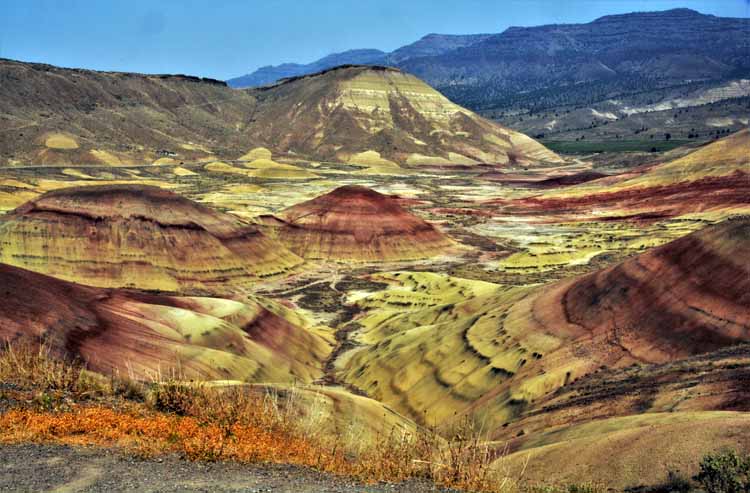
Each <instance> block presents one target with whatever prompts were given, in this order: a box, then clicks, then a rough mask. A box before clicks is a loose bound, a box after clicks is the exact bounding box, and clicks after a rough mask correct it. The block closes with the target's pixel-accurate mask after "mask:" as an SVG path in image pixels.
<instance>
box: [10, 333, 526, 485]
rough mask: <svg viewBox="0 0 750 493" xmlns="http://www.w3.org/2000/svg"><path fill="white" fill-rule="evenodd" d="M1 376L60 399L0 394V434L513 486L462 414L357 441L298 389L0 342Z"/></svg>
mask: <svg viewBox="0 0 750 493" xmlns="http://www.w3.org/2000/svg"><path fill="white" fill-rule="evenodd" d="M0 380H1V381H2V382H4V383H12V384H13V385H14V386H16V391H18V392H31V393H37V394H38V393H42V394H43V395H48V394H49V393H52V394H54V395H56V396H57V397H58V398H60V395H62V396H64V400H65V402H67V404H66V405H64V406H57V405H55V406H49V405H41V406H40V405H39V401H38V400H37V399H31V400H24V399H15V400H13V405H11V406H7V405H5V407H6V410H5V412H3V411H2V409H3V406H2V404H3V403H2V399H3V396H2V395H0V443H18V442H28V441H32V442H53V443H67V444H76V445H98V446H118V447H123V448H125V449H126V450H129V451H132V452H134V453H137V454H142V455H148V456H152V455H159V454H165V453H175V454H179V455H180V456H182V457H185V458H187V459H190V460H203V461H216V460H231V461H237V462H244V463H285V464H296V465H300V466H305V467H311V468H314V469H317V470H320V471H324V472H330V473H333V474H338V475H346V476H351V477H354V478H357V479H360V480H363V481H389V482H400V481H404V480H409V479H416V478H419V479H424V480H428V481H433V482H435V483H437V484H441V485H445V486H450V487H454V488H460V489H467V490H471V491H486V492H500V491H503V492H505V491H512V490H514V489H515V488H516V482H515V481H513V480H511V479H510V478H508V477H507V476H506V475H504V474H501V473H500V472H499V471H498V470H497V469H496V468H493V467H491V465H492V463H493V462H494V461H495V459H496V458H497V457H498V455H499V454H498V453H497V451H496V450H495V448H494V447H492V446H491V445H488V444H487V443H485V442H484V440H483V439H482V435H481V433H478V432H477V430H476V429H474V428H473V427H472V426H471V425H470V423H469V422H466V423H465V424H464V425H462V426H460V427H458V428H457V429H456V430H455V431H454V432H453V433H451V434H450V436H449V438H447V439H446V438H442V437H439V436H438V435H437V434H435V433H432V432H430V431H426V430H421V431H417V432H409V431H405V430H393V431H391V432H390V433H387V434H383V435H382V436H378V437H376V438H375V439H374V440H373V441H371V442H370V443H366V444H363V443H357V442H358V441H359V440H361V438H360V437H358V436H357V435H356V433H351V435H352V436H350V437H349V438H347V436H346V433H345V432H344V431H341V432H340V433H334V434H323V433H320V430H321V428H322V427H323V426H322V425H323V424H324V423H323V420H325V419H328V417H327V416H326V415H325V413H323V412H322V410H319V409H316V407H318V404H316V402H317V401H316V400H315V399H313V400H312V404H311V403H310V402H311V401H310V400H309V399H307V400H305V401H304V402H305V403H306V404H305V405H304V406H303V405H302V399H300V394H301V391H300V390H298V389H294V388H292V389H291V390H290V389H283V390H269V389H260V388H258V387H253V386H210V385H206V384H199V383H191V382H182V381H179V380H174V379H170V380H168V381H165V382H151V383H139V382H128V381H127V379H120V378H112V379H110V380H109V381H107V380H106V379H103V378H98V379H97V378H96V377H94V376H91V374H89V373H88V372H86V370H85V369H84V368H83V367H82V366H81V365H77V364H72V363H66V362H62V361H58V360H55V359H54V358H53V357H51V355H50V353H49V351H47V350H45V349H44V348H39V347H38V346H37V347H34V346H33V345H24V344H20V345H17V346H7V347H5V348H4V349H3V350H0ZM307 391H310V389H307ZM93 395H96V396H97V398H89V397H90V396H93ZM132 396H136V397H139V399H132V398H129V397H132ZM141 397H143V398H141ZM6 404H7V403H6ZM349 431H350V432H351V430H349Z"/></svg>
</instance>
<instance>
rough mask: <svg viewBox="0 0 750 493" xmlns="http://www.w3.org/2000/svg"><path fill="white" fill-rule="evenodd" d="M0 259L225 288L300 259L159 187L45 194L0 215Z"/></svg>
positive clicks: (181, 286) (104, 280) (67, 271)
mask: <svg viewBox="0 0 750 493" xmlns="http://www.w3.org/2000/svg"><path fill="white" fill-rule="evenodd" d="M0 262H4V263H7V264H11V265H15V266H18V267H23V268H26V269H29V270H33V271H36V272H40V273H44V274H48V275H52V276H55V277H59V278H62V279H65V280H69V281H75V282H80V283H83V284H88V285H93V286H101V287H128V286H129V287H138V288H140V289H158V290H164V291H180V290H185V289H212V290H217V289H224V288H230V287H232V286H241V285H247V284H249V283H252V282H253V281H257V280H259V279H262V278H267V277H272V276H277V275H282V274H285V273H287V272H289V271H290V270H291V269H293V268H294V267H295V266H297V265H299V264H300V263H302V259H300V258H299V257H297V256H296V255H294V254H293V253H291V252H289V251H288V250H286V249H285V248H283V247H282V246H281V245H279V244H278V243H277V242H275V241H273V240H272V239H270V238H268V237H266V236H265V235H263V233H261V232H260V231H259V230H258V229H257V228H256V227H255V226H252V225H247V224H244V223H242V222H241V221H240V220H239V219H237V218H235V217H234V216H231V215H228V214H224V213H220V212H218V211H215V210H212V209H210V208H208V207H205V206H203V205H200V204H197V203H195V202H192V201H190V200H188V199H185V198H183V197H180V196H179V195H177V194H175V193H173V192H169V191H166V190H163V189H160V188H157V187H151V186H135V185H106V186H91V187H80V188H66V189H62V190H57V191H53V192H49V193H46V194H44V195H42V196H40V197H38V198H36V199H34V200H31V201H29V202H27V203H26V204H24V205H22V206H20V207H19V208H17V209H16V210H14V211H12V212H9V213H8V214H6V215H5V216H3V217H0Z"/></svg>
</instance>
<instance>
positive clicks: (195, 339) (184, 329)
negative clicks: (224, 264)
mask: <svg viewBox="0 0 750 493" xmlns="http://www.w3.org/2000/svg"><path fill="white" fill-rule="evenodd" d="M0 285H2V286H3V296H2V299H0V340H3V341H8V340H14V339H16V338H18V337H23V338H27V339H31V340H41V341H44V342H45V343H46V345H47V346H48V347H49V348H50V349H51V351H52V352H53V353H54V354H55V355H57V356H61V357H66V358H80V359H81V360H82V361H83V362H84V363H86V365H87V368H89V369H90V370H92V371H96V372H101V373H105V374H109V373H112V372H120V373H121V374H123V375H130V376H133V377H135V378H145V379H148V378H153V377H156V376H158V375H162V376H171V375H173V374H178V375H183V376H184V377H185V378H197V379H202V380H217V379H219V380H225V379H232V380H243V381H252V382H290V381H293V380H302V381H306V382H310V381H312V380H314V379H316V378H318V377H320V375H321V374H322V366H323V360H324V359H325V357H326V356H327V355H328V353H329V352H330V350H331V344H330V342H328V339H327V336H326V334H325V332H324V329H322V328H320V329H318V328H315V327H311V326H309V325H308V324H307V323H306V322H305V321H304V320H302V319H300V318H299V317H298V316H297V315H295V314H294V313H292V312H290V311H288V310H286V309H285V308H283V307H281V306H278V305H276V304H274V303H272V302H269V301H268V300H263V299H259V298H258V299H256V298H250V299H248V300H246V301H245V302H242V303H241V302H238V301H232V300H225V299H219V298H189V297H172V296H158V295H152V294H146V293H142V292H138V291H126V290H118V289H103V288H94V287H88V286H82V285H79V284H75V283H71V282H67V281H62V280H60V279H55V278H53V277H48V276H45V275H41V274H37V273H34V272H31V271H28V270H25V269H19V268H17V267H12V266H9V265H5V264H0Z"/></svg>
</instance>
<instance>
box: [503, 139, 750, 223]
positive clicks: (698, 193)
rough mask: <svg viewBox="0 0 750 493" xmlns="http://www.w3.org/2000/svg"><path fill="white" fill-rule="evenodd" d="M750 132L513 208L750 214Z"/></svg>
mask: <svg viewBox="0 0 750 493" xmlns="http://www.w3.org/2000/svg"><path fill="white" fill-rule="evenodd" d="M748 196H750V130H747V129H745V130H742V131H740V132H736V133H734V134H732V135H730V136H728V137H724V138H723V139H720V140H717V141H715V142H712V143H710V144H708V145H705V146H703V147H700V148H698V149H696V150H695V151H693V152H691V153H689V154H687V155H685V156H682V157H680V158H677V159H673V160H671V161H667V162H664V163H659V164H656V165H652V166H646V167H641V168H636V169H634V170H632V171H629V172H627V173H623V174H621V175H616V176H611V177H606V178H600V179H598V180H594V181H590V182H588V183H584V184H581V185H576V186H572V187H570V188H567V189H565V190H563V191H553V192H549V193H546V194H542V195H537V196H533V197H529V198H524V199H518V200H515V201H510V202H507V201H499V202H501V203H504V204H509V206H510V208H511V210H513V211H516V212H527V213H531V214H536V213H538V211H545V212H567V213H574V214H581V213H584V212H589V211H590V210H591V209H592V207H596V208H604V209H607V210H609V211H613V212H619V213H621V214H626V215H638V214H642V215H645V216H647V217H673V216H680V215H683V214H689V213H694V212H706V211H717V210H723V211H730V212H731V211H732V210H734V211H737V212H744V213H746V212H748V210H749V209H748V203H749V201H748Z"/></svg>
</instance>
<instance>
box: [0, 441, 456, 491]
mask: <svg viewBox="0 0 750 493" xmlns="http://www.w3.org/2000/svg"><path fill="white" fill-rule="evenodd" d="M6 491H13V492H42V491H46V492H56V493H62V492H66V493H67V492H121V491H128V492H130V491H132V492H136V491H137V492H151V493H156V492H177V491H179V492H222V493H223V492H247V493H249V492H256V493H259V492H279V493H286V492H289V493H319V492H321V493H344V492H346V493H349V492H367V493H381V492H389V493H407V492H408V493H426V492H441V493H448V492H449V491H451V490H446V489H441V488H437V487H435V486H432V485H429V484H425V483H416V482H410V483H404V484H377V485H363V484H360V483H356V482H353V481H350V480H347V479H344V478H339V477H336V476H330V475H325V474H319V473H317V472H314V471H310V470H308V469H303V468H299V467H293V466H276V465H271V466H265V465H264V466H248V465H242V464H234V463H200V462H188V461H185V460H182V459H179V458H176V457H164V458H160V459H141V458H136V457H131V456H128V455H125V454H123V453H121V452H118V451H114V450H107V449H99V448H78V447H68V446H61V445H39V444H23V445H0V492H6Z"/></svg>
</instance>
